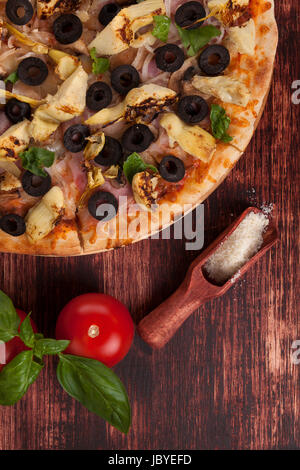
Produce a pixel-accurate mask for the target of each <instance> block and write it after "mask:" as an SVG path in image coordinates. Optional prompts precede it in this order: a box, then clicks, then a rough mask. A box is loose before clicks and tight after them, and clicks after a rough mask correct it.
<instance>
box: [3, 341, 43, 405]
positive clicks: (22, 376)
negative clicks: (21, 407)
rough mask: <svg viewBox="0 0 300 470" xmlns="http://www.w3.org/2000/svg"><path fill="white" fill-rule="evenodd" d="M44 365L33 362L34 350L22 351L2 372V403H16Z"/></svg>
mask: <svg viewBox="0 0 300 470" xmlns="http://www.w3.org/2000/svg"><path fill="white" fill-rule="evenodd" d="M42 368H43V366H42V365H41V364H37V363H36V362H33V352H32V350H30V351H22V352H21V353H20V354H18V356H16V357H15V358H14V359H13V360H12V361H11V362H9V363H8V364H7V365H6V366H5V367H4V368H3V369H2V371H1V372H0V405H5V406H9V405H14V404H15V403H17V401H19V400H20V399H21V398H22V397H23V395H25V393H26V392H27V390H28V387H29V386H30V385H32V384H33V382H34V381H35V380H36V379H37V377H38V375H39V373H40V372H41V370H42Z"/></svg>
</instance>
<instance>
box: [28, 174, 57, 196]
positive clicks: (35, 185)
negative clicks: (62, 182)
mask: <svg viewBox="0 0 300 470" xmlns="http://www.w3.org/2000/svg"><path fill="white" fill-rule="evenodd" d="M22 186H23V189H24V191H25V193H27V194H29V195H30V196H33V197H39V196H44V194H46V193H47V192H48V191H49V189H50V187H51V178H50V176H49V175H48V173H47V176H45V177H42V176H36V175H34V174H33V173H31V171H25V173H24V174H23V176H22Z"/></svg>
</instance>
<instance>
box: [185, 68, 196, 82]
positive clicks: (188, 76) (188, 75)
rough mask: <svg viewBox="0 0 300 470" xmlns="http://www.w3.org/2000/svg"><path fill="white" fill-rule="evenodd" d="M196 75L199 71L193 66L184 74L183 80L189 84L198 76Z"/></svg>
mask: <svg viewBox="0 0 300 470" xmlns="http://www.w3.org/2000/svg"><path fill="white" fill-rule="evenodd" d="M196 73H197V71H196V69H195V67H193V66H191V67H189V68H187V69H186V71H185V72H184V74H183V77H182V80H184V81H185V82H189V81H190V80H192V78H193V77H194V76H195V75H196Z"/></svg>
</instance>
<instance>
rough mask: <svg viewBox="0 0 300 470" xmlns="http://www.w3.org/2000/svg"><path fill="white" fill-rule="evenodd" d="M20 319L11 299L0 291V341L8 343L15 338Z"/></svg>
mask: <svg viewBox="0 0 300 470" xmlns="http://www.w3.org/2000/svg"><path fill="white" fill-rule="evenodd" d="M19 324H20V318H19V316H18V314H17V312H16V309H15V307H14V305H13V303H12V301H11V299H10V298H9V297H8V296H7V295H6V294H4V292H2V290H0V341H4V342H5V343H6V342H7V341H10V340H11V339H12V338H14V337H15V336H17V334H18V327H19Z"/></svg>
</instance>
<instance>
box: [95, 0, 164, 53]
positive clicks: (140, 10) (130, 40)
mask: <svg viewBox="0 0 300 470" xmlns="http://www.w3.org/2000/svg"><path fill="white" fill-rule="evenodd" d="M165 12H166V10H165V5H164V2H163V0H145V1H143V2H141V3H138V4H135V5H131V6H129V7H127V8H123V9H122V10H121V11H120V12H119V13H118V14H117V15H116V16H115V17H114V18H113V20H112V21H111V22H110V23H109V24H108V25H107V26H106V27H105V28H104V29H103V30H102V31H100V33H98V34H97V36H96V37H95V39H94V40H93V41H92V42H91V43H90V44H89V46H88V48H89V49H93V47H95V48H96V51H97V53H98V54H99V55H113V54H118V53H119V52H122V51H124V50H126V49H128V48H129V47H140V46H142V45H143V44H144V43H145V42H147V43H148V44H149V42H150V43H152V44H153V43H154V42H155V40H156V38H155V37H154V36H153V35H152V34H151V32H149V31H148V32H146V33H144V34H141V35H140V36H137V33H138V31H139V30H140V29H141V28H143V27H145V26H148V25H150V24H151V23H153V16H155V15H164V14H165Z"/></svg>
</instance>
